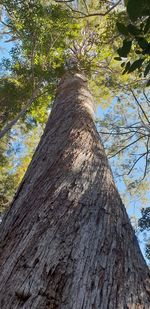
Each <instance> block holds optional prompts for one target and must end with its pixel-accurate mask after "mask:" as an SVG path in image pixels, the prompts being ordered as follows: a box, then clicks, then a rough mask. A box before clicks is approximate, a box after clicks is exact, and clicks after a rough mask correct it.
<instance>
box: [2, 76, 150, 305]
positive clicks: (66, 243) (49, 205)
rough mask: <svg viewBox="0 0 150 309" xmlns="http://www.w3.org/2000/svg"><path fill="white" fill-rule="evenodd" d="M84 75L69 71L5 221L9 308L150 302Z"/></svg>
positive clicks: (4, 257)
mask: <svg viewBox="0 0 150 309" xmlns="http://www.w3.org/2000/svg"><path fill="white" fill-rule="evenodd" d="M93 106H94V103H93V99H92V96H91V94H90V92H89V90H88V87H87V82H86V80H85V78H84V77H83V76H82V75H79V74H74V75H72V76H71V75H68V76H65V77H64V78H63V79H62V81H61V83H60V85H59V87H58V92H57V96H56V99H55V102H54V105H53V109H52V113H51V115H50V118H49V120H48V123H47V126H46V129H45V132H44V134H43V136H42V138H41V141H40V143H39V146H38V148H37V150H36V152H35V154H34V156H33V159H32V162H31V164H30V166H29V168H28V170H27V173H26V175H25V177H24V179H23V181H22V183H21V186H20V188H19V190H18V192H17V194H16V196H15V198H14V201H13V204H12V207H11V209H10V211H9V213H8V214H7V216H6V217H5V219H4V222H3V224H2V227H1V229H2V236H1V238H2V252H1V270H0V274H1V283H0V284H1V308H2V309H18V308H23V309H30V308H31V309H111V308H112V309H118V308H119V309H127V308H128V309H149V308H150V299H149V296H150V295H149V292H150V289H149V288H148V285H149V278H150V277H149V272H148V268H147V266H146V263H145V261H144V259H143V257H142V255H141V252H140V249H139V246H138V242H137V239H136V237H135V234H134V232H133V229H132V227H131V224H130V222H129V219H128V216H127V214H126V211H125V208H124V206H123V204H122V201H121V199H120V196H119V194H118V191H117V189H116V187H115V184H114V181H113V177H112V173H111V170H110V168H109V165H108V161H107V158H106V155H105V152H104V149H103V146H102V144H101V143H100V140H99V135H98V133H97V131H96V128H95V125H94V122H93Z"/></svg>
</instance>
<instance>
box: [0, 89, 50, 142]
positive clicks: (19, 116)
mask: <svg viewBox="0 0 150 309" xmlns="http://www.w3.org/2000/svg"><path fill="white" fill-rule="evenodd" d="M46 92H47V90H46V91H45V92H43V93H41V94H39V95H36V93H37V90H36V91H35V92H34V94H33V95H32V97H31V98H30V99H29V100H28V101H27V105H26V106H24V107H23V108H22V110H21V111H20V113H19V114H18V115H17V116H16V117H15V118H14V119H13V120H12V121H10V122H9V123H8V124H7V125H6V126H5V127H4V129H3V130H2V131H1V132H0V139H1V138H2V137H3V136H4V135H5V134H6V133H7V132H8V131H9V130H10V129H11V128H12V127H13V126H14V125H15V124H16V123H17V122H18V120H19V119H20V118H21V117H22V116H23V115H24V114H25V113H26V112H27V110H28V109H29V108H30V106H31V104H32V103H33V101H34V100H35V99H37V98H38V97H40V96H42V95H43V94H45V93H46Z"/></svg>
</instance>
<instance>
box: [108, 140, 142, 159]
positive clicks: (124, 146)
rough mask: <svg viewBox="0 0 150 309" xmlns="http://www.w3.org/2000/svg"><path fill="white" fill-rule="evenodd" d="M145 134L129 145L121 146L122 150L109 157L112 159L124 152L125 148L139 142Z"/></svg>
mask: <svg viewBox="0 0 150 309" xmlns="http://www.w3.org/2000/svg"><path fill="white" fill-rule="evenodd" d="M143 137H144V136H140V137H139V138H138V139H136V140H135V141H133V142H132V143H130V144H128V145H127V146H124V147H123V148H121V149H120V150H118V151H117V152H116V153H115V154H114V155H112V156H110V157H108V159H111V158H113V157H115V156H116V155H117V154H119V153H120V152H122V151H123V150H125V149H127V148H128V147H129V146H131V145H133V144H135V143H136V142H138V141H139V140H140V139H142V138H143Z"/></svg>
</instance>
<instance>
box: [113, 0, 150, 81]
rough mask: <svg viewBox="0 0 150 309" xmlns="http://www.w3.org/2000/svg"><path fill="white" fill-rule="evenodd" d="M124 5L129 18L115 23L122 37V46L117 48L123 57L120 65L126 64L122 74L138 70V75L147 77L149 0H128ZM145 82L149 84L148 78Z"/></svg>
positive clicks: (149, 43)
mask: <svg viewBox="0 0 150 309" xmlns="http://www.w3.org/2000/svg"><path fill="white" fill-rule="evenodd" d="M126 5H127V13H128V16H129V19H128V18H127V19H126V21H124V20H123V21H122V22H120V21H119V22H117V24H116V25H117V29H118V32H119V33H120V34H121V36H122V37H124V40H123V46H122V47H121V48H119V49H118V50H117V52H118V54H119V56H120V57H121V59H122V58H123V59H122V60H123V62H122V66H123V63H125V64H126V65H125V70H124V71H123V74H125V73H132V72H133V71H135V70H138V72H139V76H141V75H142V74H143V75H144V77H147V76H149V67H148V65H149V55H150V41H149V40H150V2H149V0H144V1H141V0H128V1H127V3H126ZM131 41H132V48H129V47H128V46H130V45H129V43H128V45H127V42H131ZM124 42H125V43H124ZM137 57H138V58H137ZM124 58H128V60H126V59H124ZM115 59H116V60H119V61H120V59H117V58H115ZM146 83H147V86H149V80H148V81H147V82H146Z"/></svg>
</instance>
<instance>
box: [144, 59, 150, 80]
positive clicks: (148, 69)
mask: <svg viewBox="0 0 150 309" xmlns="http://www.w3.org/2000/svg"><path fill="white" fill-rule="evenodd" d="M149 71H150V61H149V63H148V65H147V66H146V69H145V71H144V77H146V76H147V74H148V73H149Z"/></svg>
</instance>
